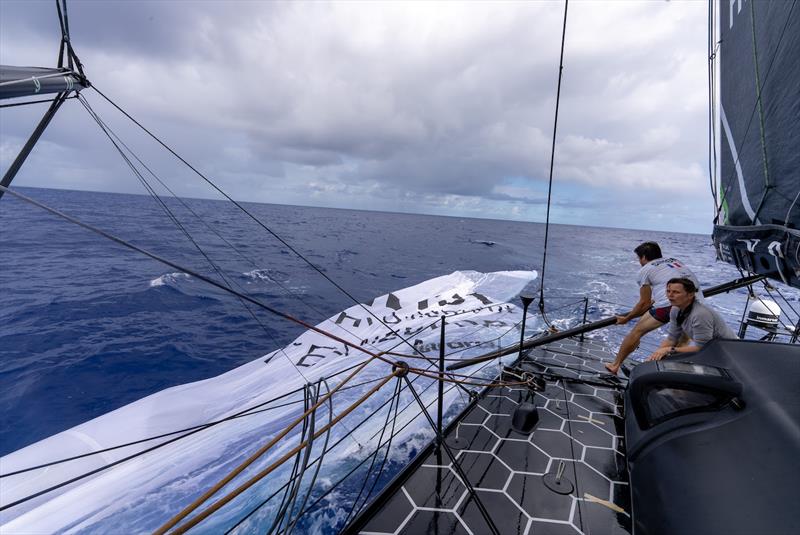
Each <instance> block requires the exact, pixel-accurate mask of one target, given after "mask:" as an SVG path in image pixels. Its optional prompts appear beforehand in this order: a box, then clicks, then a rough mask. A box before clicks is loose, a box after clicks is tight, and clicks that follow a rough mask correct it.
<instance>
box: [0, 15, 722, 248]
mask: <svg viewBox="0 0 800 535" xmlns="http://www.w3.org/2000/svg"><path fill="white" fill-rule="evenodd" d="M68 6H69V20H70V30H71V37H72V43H73V46H74V48H75V51H76V52H77V54H78V56H79V57H80V59H81V61H82V63H83V64H84V66H85V72H86V75H87V77H88V78H89V80H90V81H91V82H92V83H93V84H94V86H95V87H97V88H98V89H99V90H100V91H102V92H103V93H104V94H106V95H107V96H109V97H110V98H111V99H112V100H113V101H115V102H116V103H117V104H119V105H120V106H121V107H122V108H123V109H125V110H126V111H127V112H128V113H130V114H131V115H132V116H134V117H135V118H136V119H137V120H138V121H140V122H141V123H143V124H144V125H145V126H147V127H148V128H149V129H150V130H151V131H153V132H154V133H156V134H157V135H158V136H159V137H160V138H162V139H163V140H164V141H165V142H166V143H167V144H168V145H170V146H171V147H173V148H174V149H175V150H176V151H177V152H178V153H179V154H181V155H182V156H183V157H184V158H185V159H187V160H188V161H189V162H191V163H192V165H194V166H195V167H196V168H197V169H199V170H201V171H202V172H203V173H204V174H206V175H207V176H208V177H209V178H210V179H212V180H213V181H214V182H215V183H216V184H218V185H219V186H220V187H221V188H222V189H223V190H225V191H226V192H227V193H229V194H230V195H231V196H232V197H233V198H235V199H237V200H244V201H254V202H266V203H277V204H295V205H304V206H325V207H334V208H353V209H368V210H383V211H393V212H410V213H425V214H434V215H450V216H458V217H480V218H492V219H513V220H521V221H537V222H542V221H544V219H545V213H546V204H547V190H548V175H549V170H550V151H551V143H552V136H553V119H554V113H555V104H556V89H557V83H558V65H559V51H560V45H561V29H562V21H563V16H564V4H563V2H547V1H541V2H533V1H531V2H522V1H516V2H501V1H492V2H486V3H484V2H477V1H475V2H427V1H426V2H422V1H419V2H410V1H408V2H359V1H357V2H286V3H284V2H260V1H248V2H216V1H211V0H207V1H203V2H191V1H188V0H187V1H126V2H98V1H89V2H85V1H83V2H82V1H78V0H72V1H70V2H69V4H68ZM58 44H59V29H58V19H57V16H56V10H55V2H52V1H46V2H45V1H23V2H17V1H12V0H0V64H4V65H32V66H42V67H49V66H55V64H56V61H57V53H58ZM706 46H707V5H706V3H705V2H702V1H671V2H666V1H660V0H659V1H655V0H654V1H635V0H630V1H622V2H611V1H575V0H573V2H570V4H569V10H568V17H567V26H566V45H565V49H564V70H563V80H562V87H561V100H560V105H559V118H558V131H557V135H556V151H555V161H554V171H553V193H552V206H551V215H550V217H551V221H552V222H554V223H562V224H577V225H589V226H604V227H623V228H636V229H650V230H665V231H673V232H695V233H703V234H710V232H711V229H712V224H711V219H712V217H713V200H712V197H711V193H710V190H709V185H708V149H707V139H708V126H707V123H708V118H707V117H708V115H707V114H708V108H707V106H708V104H707V62H706V56H707V53H706ZM83 95H84V97H85V98H86V101H87V102H88V104H89V105H90V106H91V107H92V109H93V110H94V111H95V112H96V113H97V114H98V115H99V116H100V117H101V118H102V120H103V121H104V122H105V123H106V124H108V125H109V126H110V127H111V128H112V129H113V130H114V132H115V133H116V134H117V135H119V137H120V138H121V139H122V140H123V141H124V142H125V143H126V145H128V146H129V147H130V148H131V149H132V150H133V151H134V152H135V153H136V155H137V156H138V157H140V158H141V159H142V160H143V161H144V162H145V163H146V164H147V165H148V167H149V168H150V169H152V170H153V171H154V172H155V173H156V174H157V175H158V176H159V178H160V179H161V180H163V181H164V182H165V183H166V184H167V185H168V186H169V188H170V189H171V190H172V191H174V192H176V193H177V194H179V195H183V196H189V197H203V198H218V197H219V196H218V195H217V194H216V193H215V192H214V191H213V190H211V189H210V188H209V187H208V185H206V184H205V183H204V182H202V181H201V180H200V179H198V178H197V177H196V176H194V175H192V174H191V173H189V172H187V171H186V170H185V169H183V168H182V166H180V165H179V164H176V162H175V160H174V159H173V158H171V157H169V156H168V155H167V154H166V153H165V152H164V151H163V150H160V149H159V148H158V147H157V146H155V144H154V143H152V142H151V141H149V140H148V139H147V138H146V136H143V135H142V134H141V131H139V130H138V129H137V128H135V127H134V126H133V125H132V124H131V123H130V122H129V121H127V120H126V119H125V118H124V117H123V116H122V115H121V114H119V113H118V112H116V111H115V110H114V109H113V108H112V107H111V106H110V105H108V103H106V102H105V101H104V100H103V99H102V98H101V97H100V95H99V94H98V93H97V92H95V91H94V90H92V89H88V90H85V91H83ZM45 108H46V105H45V104H38V105H34V106H24V107H15V108H7V109H3V110H0V170H2V171H3V172H5V170H6V169H7V168H8V166H9V165H10V163H11V161H12V159H13V157H14V155H15V154H16V152H17V150H18V149H19V148H20V147H21V146H22V144H23V143H24V142H25V140H26V139H27V136H28V135H29V134H30V132H31V131H32V130H33V128H34V126H35V124H36V122H37V121H38V119H39V117H40V116H41V114H42V113H43V112H44V110H45ZM13 186H33V187H51V188H66V189H78V190H92V191H112V192H125V193H145V190H144V188H143V186H142V185H141V184H140V183H139V181H138V179H137V178H136V177H135V176H134V175H133V174H132V173H131V172H130V170H129V169H128V168H127V166H126V165H125V163H124V161H123V160H122V159H121V158H120V156H119V155H118V154H117V153H116V151H115V150H114V148H113V146H112V145H111V144H110V143H109V141H108V139H107V138H106V137H105V135H104V134H103V133H102V131H101V130H100V128H99V127H98V126H97V124H96V123H95V122H94V121H93V119H92V118H91V116H90V115H89V113H88V112H87V111H86V109H84V107H83V106H82V105H81V104H80V103H79V102H78V101H77V100H70V101H68V102H67V103H66V104H65V105H64V106H63V107H62V110H60V111H59V114H58V115H57V116H56V118H55V119H54V121H53V123H52V124H51V125H50V127H49V128H48V130H47V132H46V133H45V135H44V136H43V138H42V141H41V142H40V143H39V145H38V146H37V149H36V152H35V153H34V154H33V155H32V156H31V157H30V158H29V160H28V162H26V165H25V167H24V168H23V170H22V171H20V174H19V175H18V176H17V178H16V179H15V181H14V183H13ZM158 187H159V188H160V186H158Z"/></svg>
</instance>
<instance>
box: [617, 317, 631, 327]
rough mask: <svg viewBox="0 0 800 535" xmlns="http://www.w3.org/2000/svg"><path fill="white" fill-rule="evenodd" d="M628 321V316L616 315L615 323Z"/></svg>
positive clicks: (619, 323) (621, 323)
mask: <svg viewBox="0 0 800 535" xmlns="http://www.w3.org/2000/svg"><path fill="white" fill-rule="evenodd" d="M628 321H629V320H628V316H617V325H625V324H626V323H628Z"/></svg>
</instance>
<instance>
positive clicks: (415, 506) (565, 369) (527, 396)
mask: <svg viewBox="0 0 800 535" xmlns="http://www.w3.org/2000/svg"><path fill="white" fill-rule="evenodd" d="M612 357H613V355H612V354H610V353H609V352H608V350H607V348H606V347H605V346H604V345H603V344H601V343H599V342H596V341H592V340H586V341H584V342H579V341H573V340H564V341H562V342H557V343H553V344H551V345H549V346H547V347H546V348H540V349H536V350H533V351H531V352H530V353H529V354H528V355H527V356H526V357H525V359H524V360H523V361H522V362H521V363H520V365H519V366H520V367H521V368H523V369H525V368H527V369H530V370H533V371H541V372H546V373H553V374H559V375H561V376H569V377H577V378H584V379H592V378H594V379H597V378H598V375H597V374H598V373H602V372H603V367H602V366H603V365H602V361H603V360H606V361H607V360H610V359H611V358H612ZM617 397H618V396H617V394H616V390H615V389H613V388H605V387H603V386H589V385H586V384H581V383H572V382H565V381H558V380H555V381H548V382H547V385H546V388H545V389H544V390H543V391H540V392H535V393H534V392H532V391H530V390H528V389H521V388H508V387H503V388H502V389H493V390H490V391H489V392H487V394H486V395H485V396H484V397H483V398H481V399H480V400H479V401H478V403H477V405H475V406H474V407H473V408H472V409H471V410H470V411H468V412H467V413H466V414H464V415H463V417H462V419H461V420H460V421H459V423H458V424H457V426H456V427H455V428H454V429H453V430H451V432H450V434H449V435H448V437H447V438H448V442H452V437H455V436H457V437H459V438H461V439H462V441H461V442H462V446H463V447H462V448H461V449H456V450H453V451H454V453H455V454H456V459H457V462H458V463H459V465H460V466H461V468H462V470H463V472H464V474H465V475H466V478H467V479H468V480H469V482H470V483H471V484H472V486H473V488H474V489H475V492H476V494H477V496H478V499H479V500H480V502H481V503H482V504H483V506H484V508H485V510H486V511H487V512H488V514H489V516H490V517H491V520H492V522H493V523H494V525H495V526H496V528H497V529H498V531H499V532H500V533H501V534H503V535H505V534H509V535H510V534H514V535H533V534H557V535H560V534H580V533H584V534H598V535H599V534H617V533H630V529H631V528H630V526H631V522H630V516H629V509H630V493H629V490H628V474H627V469H626V464H625V456H624V455H625V453H624V440H623V419H622V417H621V415H620V410H621V409H620V408H619V407H618V405H617ZM523 401H528V402H531V403H533V404H534V405H535V406H536V407H537V408H538V413H539V422H538V424H537V425H536V427H535V428H534V431H533V432H532V433H530V434H528V435H523V434H520V433H518V432H516V431H514V430H513V429H512V428H511V415H512V413H513V411H514V409H515V408H516V407H517V406H518V404H519V403H521V402H523ZM559 470H561V471H562V472H563V475H562V478H563V479H562V483H563V484H564V487H562V492H567V493H566V494H560V493H557V492H554V491H552V490H550V489H549V488H548V487H547V486H546V485H545V481H544V480H545V476H546V475H547V476H548V477H551V478H552V477H554V475H555V474H556V473H557V472H558V471H559ZM410 472H411V473H408V474H405V475H404V476H403V477H405V479H404V480H402V479H401V480H399V481H402V483H399V484H398V485H397V486H395V490H393V491H391V490H390V491H389V492H392V494H391V496H389V497H388V498H387V499H386V500H385V501H383V505H382V506H381V508H380V509H378V510H377V511H374V510H373V511H372V512H371V513H370V517H369V518H368V519H367V520H366V521H365V523H364V524H363V525H362V526H363V527H362V528H361V531H360V533H362V534H365V535H367V534H382V535H385V534H414V535H416V534H424V533H435V534H441V535H444V534H472V535H483V534H485V533H491V530H490V528H489V526H488V524H487V522H486V520H485V519H484V517H483V515H482V514H481V513H480V509H479V507H478V505H477V504H476V503H475V500H474V498H473V497H472V496H471V495H470V493H469V492H468V491H467V487H466V486H465V485H464V482H463V481H462V480H461V478H459V476H458V474H457V472H456V470H454V469H453V465H452V463H451V462H450V459H449V457H448V456H447V454H446V453H445V452H444V451H434V452H433V453H430V454H428V455H427V457H426V458H425V459H424V461H423V462H422V464H421V465H419V466H418V467H417V468H416V469H414V470H410ZM566 481H568V482H569V483H566ZM569 484H571V485H572V486H573V487H574V488H573V490H572V491H571V492H569V489H568V486H569Z"/></svg>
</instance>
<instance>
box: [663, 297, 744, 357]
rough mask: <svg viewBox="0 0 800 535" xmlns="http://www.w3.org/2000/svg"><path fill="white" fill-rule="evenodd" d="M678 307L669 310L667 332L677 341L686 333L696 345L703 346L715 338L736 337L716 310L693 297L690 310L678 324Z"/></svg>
mask: <svg viewBox="0 0 800 535" xmlns="http://www.w3.org/2000/svg"><path fill="white" fill-rule="evenodd" d="M679 313H680V309H679V308H678V307H672V310H670V312H669V333H668V334H667V336H668V337H669V338H670V339H671V340H673V341H675V342H677V341H678V340H680V338H681V335H682V334H684V333H685V334H686V336H688V337H689V338H691V340H692V341H693V342H694V343H695V344H696V345H698V346H700V347H703V346H704V345H706V344H707V343H708V342H710V341H711V340H713V339H715V338H726V339H735V338H738V337H737V336H736V334H735V333H734V332H733V331H732V330H731V328H730V327H728V325H727V324H726V323H725V320H723V319H722V316H720V315H719V314H718V313H717V312H716V311H714V310H712V309H710V308H708V307H707V306H706V305H705V304H703V303H701V302H699V301H697V300H696V299H695V301H694V304H693V305H692V310H691V311H690V312H689V315H688V316H686V319H684V320H683V323H681V324H680V325H679V324H678V314H679Z"/></svg>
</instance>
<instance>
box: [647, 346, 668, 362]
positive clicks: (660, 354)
mask: <svg viewBox="0 0 800 535" xmlns="http://www.w3.org/2000/svg"><path fill="white" fill-rule="evenodd" d="M670 351H672V348H669V347H659V348H658V349H656V350H655V351H653V354H652V355H650V356H649V357H647V360H661V359H663V358H664V357H666V356H667V355H669V353H670Z"/></svg>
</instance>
